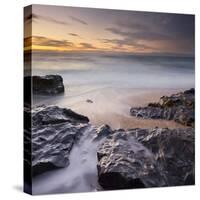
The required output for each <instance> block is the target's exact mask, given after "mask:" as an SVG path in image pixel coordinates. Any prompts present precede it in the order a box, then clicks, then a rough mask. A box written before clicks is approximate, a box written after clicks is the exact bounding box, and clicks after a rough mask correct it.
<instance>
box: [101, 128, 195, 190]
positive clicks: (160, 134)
mask: <svg viewBox="0 0 200 200" xmlns="http://www.w3.org/2000/svg"><path fill="white" fill-rule="evenodd" d="M97 157H98V165H97V169H98V177H99V184H100V185H101V186H102V187H103V189H108V190H110V189H129V188H144V187H161V186H175V185H188V184H194V173H191V172H194V129H193V128H188V129H172V130H170V129H159V128H156V129H132V130H129V131H124V130H118V131H114V133H113V134H112V135H110V136H108V137H107V138H106V140H104V141H103V143H102V144H101V145H100V146H99V149H98V152H97Z"/></svg>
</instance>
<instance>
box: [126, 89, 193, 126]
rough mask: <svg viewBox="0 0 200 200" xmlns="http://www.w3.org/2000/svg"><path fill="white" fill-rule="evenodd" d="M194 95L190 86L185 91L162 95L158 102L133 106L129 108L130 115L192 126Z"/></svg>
mask: <svg viewBox="0 0 200 200" xmlns="http://www.w3.org/2000/svg"><path fill="white" fill-rule="evenodd" d="M194 96H195V90H194V89H193V88H192V89H190V90H186V91H185V92H180V93H178V94H173V95H171V96H169V97H168V96H163V97H161V98H160V102H159V103H149V105H148V106H147V107H136V108H135V107H133V108H131V109H130V113H131V115H132V116H136V117H141V118H144V119H147V118H151V119H167V120H174V121H176V122H178V123H180V124H183V125H187V126H192V127H194V118H195V116H194V115H195V112H194V107H195V103H194Z"/></svg>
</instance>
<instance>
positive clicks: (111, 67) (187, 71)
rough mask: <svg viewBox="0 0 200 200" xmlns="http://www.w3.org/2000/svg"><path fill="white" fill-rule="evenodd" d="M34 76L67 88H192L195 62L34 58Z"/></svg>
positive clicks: (177, 59)
mask: <svg viewBox="0 0 200 200" xmlns="http://www.w3.org/2000/svg"><path fill="white" fill-rule="evenodd" d="M32 61H33V63H32V64H33V65H32V66H33V74H37V75H46V74H60V75H62V77H63V78H64V83H65V84H66V85H68V86H69V87H71V88H72V87H76V86H79V87H77V88H76V89H77V90H78V89H81V90H82V91H83V89H84V88H83V87H87V86H89V87H92V86H93V87H94V86H95V88H96V87H97V88H98V87H101V88H102V87H105V86H110V87H128V88H187V87H194V71H195V68H194V58H192V57H175V56H142V55H130V54H111V53H107V54H105V53H104V54H103V53H46V52H43V53H42V52H35V53H34V54H33V59H32Z"/></svg>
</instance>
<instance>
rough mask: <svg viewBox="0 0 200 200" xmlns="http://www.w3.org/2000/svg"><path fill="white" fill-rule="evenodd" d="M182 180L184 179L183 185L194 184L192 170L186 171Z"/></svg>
mask: <svg viewBox="0 0 200 200" xmlns="http://www.w3.org/2000/svg"><path fill="white" fill-rule="evenodd" d="M184 181H185V183H184V185H194V184H195V174H194V170H192V171H191V172H188V173H187V174H186V175H185V178H184Z"/></svg>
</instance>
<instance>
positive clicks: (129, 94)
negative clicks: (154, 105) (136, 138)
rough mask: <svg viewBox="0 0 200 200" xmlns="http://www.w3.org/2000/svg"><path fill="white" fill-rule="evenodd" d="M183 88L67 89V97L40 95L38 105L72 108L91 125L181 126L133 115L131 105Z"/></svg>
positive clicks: (121, 126) (137, 105) (144, 104)
mask: <svg viewBox="0 0 200 200" xmlns="http://www.w3.org/2000/svg"><path fill="white" fill-rule="evenodd" d="M180 91H184V89H151V90H150V89H129V88H102V89H99V88H98V89H96V90H95V89H92V90H91V91H90V90H89V91H86V92H82V94H81V95H77V94H75V92H74V91H73V90H72V91H71V90H69V91H66V92H65V95H64V97H63V96H60V97H56V98H48V99H41V98H37V102H36V103H35V104H38V105H39V104H50V105H51V104H52V105H58V106H61V107H66V108H70V109H72V110H74V111H76V112H78V113H80V114H83V115H85V116H87V117H88V118H89V119H90V123H91V124H93V125H95V126H100V125H102V124H108V125H109V126H111V127H112V129H120V128H123V129H130V128H154V127H161V128H166V127H168V128H181V127H184V126H183V125H181V124H178V123H176V122H174V121H168V120H151V119H139V118H136V117H133V116H130V108H131V107H139V106H146V105H147V104H148V103H150V102H158V101H159V99H160V97H162V96H164V95H171V94H175V93H177V92H180ZM38 99H40V100H38ZM87 100H91V102H87Z"/></svg>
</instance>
